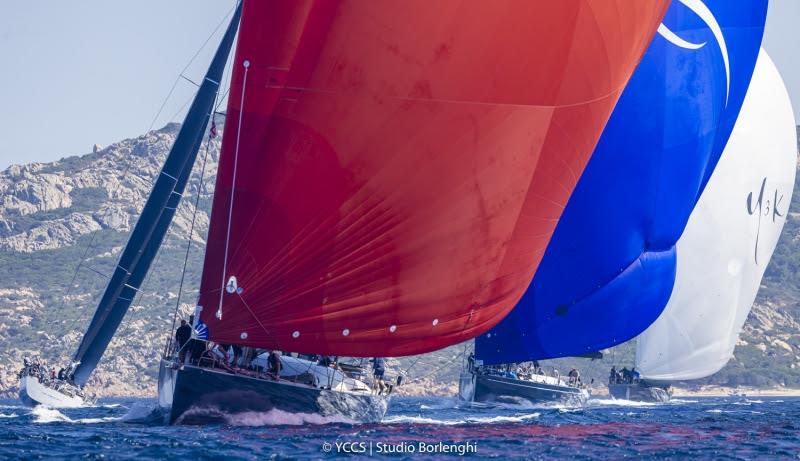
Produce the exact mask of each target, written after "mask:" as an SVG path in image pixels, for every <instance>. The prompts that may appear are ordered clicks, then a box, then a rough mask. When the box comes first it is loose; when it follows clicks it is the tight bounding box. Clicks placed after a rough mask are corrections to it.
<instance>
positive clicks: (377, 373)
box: [372, 357, 386, 395]
mask: <svg viewBox="0 0 800 461" xmlns="http://www.w3.org/2000/svg"><path fill="white" fill-rule="evenodd" d="M384 372H386V361H385V360H384V359H383V358H382V357H375V358H373V359H372V376H373V377H374V378H375V384H376V385H377V386H378V395H381V394H383V374H384Z"/></svg>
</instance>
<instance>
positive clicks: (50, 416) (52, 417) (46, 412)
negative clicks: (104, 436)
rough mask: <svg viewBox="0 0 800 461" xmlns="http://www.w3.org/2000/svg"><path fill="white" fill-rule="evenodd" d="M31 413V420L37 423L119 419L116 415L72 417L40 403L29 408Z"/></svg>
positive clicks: (94, 422)
mask: <svg viewBox="0 0 800 461" xmlns="http://www.w3.org/2000/svg"><path fill="white" fill-rule="evenodd" d="M31 414H32V415H33V416H34V417H35V418H36V419H34V420H33V422H34V423H38V424H47V423H71V424H97V423H107V422H112V421H118V420H119V418H116V417H105V418H80V419H72V418H70V417H69V416H67V415H65V414H63V413H61V412H60V411H58V410H56V409H55V408H48V407H45V406H42V405H38V406H36V407H34V408H33V410H31Z"/></svg>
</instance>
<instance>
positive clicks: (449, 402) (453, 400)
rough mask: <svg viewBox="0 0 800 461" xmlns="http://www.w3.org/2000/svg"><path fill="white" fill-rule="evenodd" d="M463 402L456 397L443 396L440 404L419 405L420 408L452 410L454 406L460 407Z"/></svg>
mask: <svg viewBox="0 0 800 461" xmlns="http://www.w3.org/2000/svg"><path fill="white" fill-rule="evenodd" d="M464 403H465V402H463V401H461V400H460V399H459V398H458V397H445V398H443V399H442V403H440V404H438V405H437V404H431V405H426V404H424V403H423V404H421V405H420V406H419V409H420V410H453V409H456V408H460V407H461V406H462V405H463V404H464Z"/></svg>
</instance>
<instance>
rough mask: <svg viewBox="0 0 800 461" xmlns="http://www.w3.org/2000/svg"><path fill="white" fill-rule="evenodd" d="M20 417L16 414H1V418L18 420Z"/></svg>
mask: <svg viewBox="0 0 800 461" xmlns="http://www.w3.org/2000/svg"><path fill="white" fill-rule="evenodd" d="M18 416H19V415H18V414H16V413H11V414H10V415H6V414H4V413H0V418H16V417H18Z"/></svg>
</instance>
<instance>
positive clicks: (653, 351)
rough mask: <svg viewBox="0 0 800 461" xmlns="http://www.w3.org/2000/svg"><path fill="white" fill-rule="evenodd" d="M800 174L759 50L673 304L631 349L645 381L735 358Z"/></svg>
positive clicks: (694, 224)
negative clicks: (796, 172)
mask: <svg viewBox="0 0 800 461" xmlns="http://www.w3.org/2000/svg"><path fill="white" fill-rule="evenodd" d="M796 168H797V138H796V128H795V119H794V113H793V111H792V105H791V103H790V101H789V94H788V93H787V91H786V87H785V86H784V83H783V80H782V79H781V76H780V74H779V73H778V70H777V69H776V68H775V65H774V64H773V63H772V61H771V60H770V58H769V56H768V55H767V53H766V52H764V51H763V50H762V51H761V54H760V55H759V58H758V64H757V65H756V70H755V73H754V74H753V82H752V83H751V85H750V91H749V92H748V93H747V98H746V99H745V102H744V106H742V112H741V114H740V115H739V120H738V121H737V122H736V126H735V128H734V130H733V134H732V135H731V139H730V141H729V142H728V145H727V146H726V147H725V153H724V154H723V155H722V158H721V159H720V161H719V164H718V165H717V168H716V169H715V170H714V174H713V175H712V176H711V180H710V181H709V182H708V186H707V187H706V189H705V191H703V195H702V196H701V197H700V201H699V202H698V203H697V207H696V208H695V210H694V211H693V212H692V215H691V217H690V218H689V223H688V224H687V226H686V231H685V232H684V233H683V235H682V236H681V238H680V240H678V254H679V255H680V257H679V258H678V267H677V276H676V280H675V288H674V289H673V291H672V296H671V297H670V299H669V303H668V304H667V307H666V308H665V309H664V312H663V313H662V314H661V316H660V317H659V318H658V320H657V321H656V322H655V323H654V324H653V325H651V326H650V328H648V329H647V330H646V331H645V332H644V333H643V334H642V335H641V336H640V337H639V338H638V339H637V343H636V367H637V368H638V369H639V372H640V373H641V375H642V376H643V377H645V378H647V379H649V380H654V381H676V380H686V379H697V378H703V377H706V376H710V375H712V374H714V373H716V372H717V371H719V370H720V369H721V368H722V367H723V366H724V365H725V364H726V363H727V362H728V360H729V359H730V358H731V357H732V355H733V348H734V346H735V345H736V342H737V339H738V336H739V332H740V331H741V329H742V326H743V325H744V322H745V320H746V319H747V314H748V313H749V312H750V307H751V306H752V305H753V301H754V300H755V297H756V293H757V292H758V288H759V286H760V284H761V277H762V276H763V275H764V270H765V269H766V268H767V265H768V264H769V260H770V257H771V256H772V252H773V250H774V249H775V245H776V244H777V242H778V237H779V236H780V233H781V229H782V228H783V224H784V222H785V220H786V216H787V213H788V210H787V208H788V206H789V203H790V202H791V199H792V190H793V188H794V181H795V171H796Z"/></svg>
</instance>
